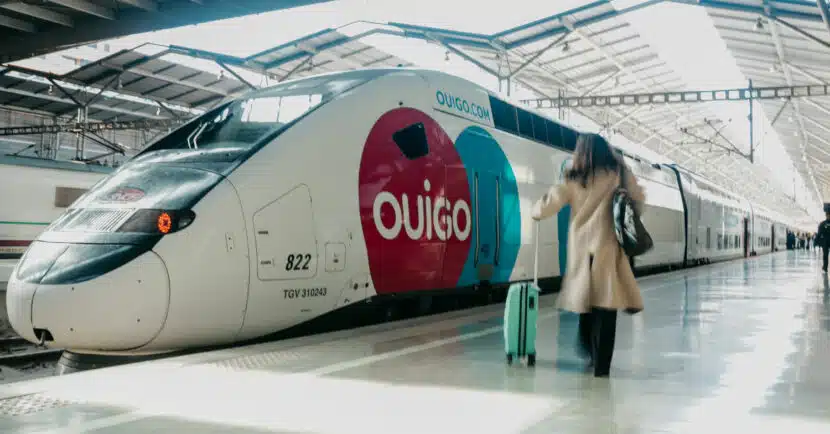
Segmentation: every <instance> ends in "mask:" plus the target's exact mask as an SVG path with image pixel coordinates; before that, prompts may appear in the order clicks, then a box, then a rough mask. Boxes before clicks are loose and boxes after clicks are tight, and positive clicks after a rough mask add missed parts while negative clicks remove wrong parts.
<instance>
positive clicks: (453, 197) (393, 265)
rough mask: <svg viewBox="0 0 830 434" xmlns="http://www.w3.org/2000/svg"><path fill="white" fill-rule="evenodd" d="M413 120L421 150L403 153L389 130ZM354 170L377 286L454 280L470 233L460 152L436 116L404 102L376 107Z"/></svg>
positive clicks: (417, 286) (389, 288) (427, 285)
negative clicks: (419, 129) (420, 126)
mask: <svg viewBox="0 0 830 434" xmlns="http://www.w3.org/2000/svg"><path fill="white" fill-rule="evenodd" d="M418 123H421V124H423V129H422V131H423V134H425V136H426V142H427V150H426V152H425V153H424V154H423V155H418V156H416V157H413V156H411V155H410V156H409V157H408V156H407V155H405V154H404V150H403V149H402V146H407V145H408V144H407V143H403V142H402V143H397V142H396V141H395V139H394V138H393V135H394V134H395V133H396V132H398V131H401V130H403V129H405V128H407V127H410V126H412V125H414V124H418ZM411 139H412V140H418V137H413V138H411ZM420 140H421V141H423V136H421V137H420ZM399 141H401V140H400V139H399ZM358 178H359V185H358V189H359V193H358V194H359V200H360V217H361V225H362V228H363V236H364V238H365V240H366V250H367V254H368V258H369V268H370V272H371V273H372V279H373V281H374V283H375V289H376V290H377V292H378V293H391V292H403V291H413V290H423V289H433V288H452V287H454V286H456V284H457V282H458V280H459V277H460V276H461V272H462V270H463V268H464V264H465V262H466V261H467V258H468V256H469V250H470V243H471V240H472V238H473V237H472V236H471V234H472V231H473V218H472V213H471V209H472V207H471V203H472V201H471V198H470V187H469V183H468V180H467V173H466V171H465V168H464V164H463V163H462V161H461V157H460V156H459V154H458V152H457V151H456V149H455V146H454V144H453V141H452V140H451V139H450V137H449V136H448V135H447V133H446V132H445V131H444V130H443V128H441V126H440V125H439V124H438V122H436V121H435V120H434V119H432V118H431V117H430V116H429V115H427V114H426V113H424V112H422V111H420V110H416V109H413V108H407V107H402V108H397V109H394V110H391V111H389V112H386V113H385V114H383V115H382V116H381V117H380V118H379V119H378V120H377V121H376V122H375V124H374V126H373V127H372V129H371V131H370V132H369V135H368V137H367V139H366V143H365V145H364V148H363V154H362V156H361V160H360V171H359V176H358Z"/></svg>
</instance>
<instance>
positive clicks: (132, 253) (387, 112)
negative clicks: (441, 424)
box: [6, 68, 786, 356]
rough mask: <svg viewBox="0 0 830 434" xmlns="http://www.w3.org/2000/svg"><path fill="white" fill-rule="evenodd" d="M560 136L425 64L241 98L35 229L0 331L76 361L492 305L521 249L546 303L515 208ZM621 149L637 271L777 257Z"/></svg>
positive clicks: (668, 169) (705, 197) (548, 178)
mask: <svg viewBox="0 0 830 434" xmlns="http://www.w3.org/2000/svg"><path fill="white" fill-rule="evenodd" d="M578 135H579V132H578V131H577V130H575V129H573V128H571V127H568V126H566V125H563V124H562V123H559V122H557V121H555V120H553V119H551V118H548V117H546V116H544V115H543V114H541V113H540V112H537V111H534V110H531V109H528V108H525V107H522V106H520V105H517V104H514V103H512V102H511V101H509V100H508V99H505V98H503V97H502V96H500V95H499V94H496V93H494V92H491V91H489V90H488V89H486V88H484V87H482V86H479V85H477V84H475V83H473V82H470V81H468V80H466V79H463V78H460V77H457V76H454V75H451V74H447V73H444V72H441V71H435V70H429V69H419V68H377V69H362V70H353V71H345V72H335V73H329V74H322V75H316V76H311V77H306V78H301V79H297V80H292V81H285V82H283V83H280V84H277V85H275V86H271V87H268V88H264V89H258V90H253V91H251V92H250V93H248V94H246V95H244V96H241V97H237V98H229V99H227V100H224V101H222V102H221V103H219V104H217V105H216V106H215V107H213V108H212V109H210V110H208V111H207V112H205V113H204V114H202V115H200V116H198V117H196V118H194V119H192V120H190V121H188V122H187V123H186V124H183V125H182V126H180V127H178V128H177V129H175V130H173V131H172V132H170V133H169V134H167V135H165V136H163V137H161V138H159V139H157V140H156V141H155V142H154V143H152V144H150V145H149V146H148V147H146V148H145V149H144V150H143V151H142V152H140V153H139V154H137V155H136V156H134V157H133V158H131V159H130V160H129V161H127V162H126V163H125V164H123V165H122V166H121V167H119V168H117V169H116V170H115V171H114V172H112V173H111V174H108V175H107V176H105V177H103V178H102V179H101V180H99V181H98V182H97V183H96V184H95V185H94V186H92V187H91V188H89V189H88V191H86V192H85V193H83V195H81V196H80V197H79V198H78V199H77V200H76V201H75V202H74V203H73V204H72V205H71V206H70V207H69V208H68V209H66V210H65V212H64V213H62V215H60V217H58V218H56V219H55V220H54V221H53V222H51V224H50V225H49V226H48V227H46V228H45V229H44V230H43V231H42V232H41V233H40V234H39V235H38V236H37V239H36V240H34V241H33V242H32V243H31V245H29V246H28V248H27V249H26V251H25V253H24V254H23V257H22V258H21V260H20V261H19V263H18V264H17V266H16V268H15V269H14V272H13V276H11V278H10V281H9V284H8V292H7V297H6V305H7V310H8V313H9V319H10V323H11V325H12V326H13V328H14V330H15V331H16V332H17V333H18V334H19V335H20V336H22V337H23V338H25V339H27V340H28V341H31V342H34V343H39V344H42V345H45V346H47V347H54V348H64V349H66V350H68V351H71V352H73V353H75V354H89V355H112V356H124V355H136V356H138V355H152V354H163V353H169V352H172V351H180V350H183V349H192V348H204V347H208V346H215V345H223V344H233V343H238V342H244V341H249V340H251V339H256V338H260V337H262V336H267V335H270V334H273V333H276V332H279V331H281V330H285V329H288V328H291V327H295V326H297V325H299V324H303V323H307V322H309V321H312V320H314V319H315V318H321V317H324V316H325V315H327V314H330V313H332V312H340V311H344V310H348V309H350V308H352V307H355V306H359V305H366V304H374V305H375V306H384V305H394V304H395V303H399V302H401V301H402V300H410V301H411V300H428V299H429V298H430V297H434V296H441V295H454V294H468V293H470V292H476V293H481V292H488V293H503V292H504V290H505V288H506V287H507V286H508V285H509V284H510V283H511V282H517V281H524V280H529V279H531V278H532V272H533V261H534V246H535V244H534V240H535V237H536V236H538V237H539V240H540V246H539V278H540V279H539V283H540V285H541V286H542V288H543V289H545V290H546V291H547V290H551V288H553V289H555V287H556V285H557V282H558V281H559V278H560V277H561V274H562V272H563V270H564V264H565V261H566V251H567V250H566V245H567V227H568V219H569V209H568V208H567V207H566V208H565V209H563V210H562V211H561V212H560V213H559V215H558V216H556V218H552V219H548V220H545V221H542V222H541V223H540V224H539V225H538V226H536V225H534V224H533V223H532V219H531V218H530V208H531V206H532V204H533V203H534V202H535V201H536V200H537V199H538V198H539V197H541V196H542V194H544V193H545V192H546V191H547V190H548V189H549V188H550V187H551V186H552V185H555V184H557V183H561V182H563V172H564V171H565V170H566V168H567V165H568V163H569V161H570V159H571V156H572V152H573V150H574V147H575V144H576V139H577V137H578ZM620 153H621V155H622V158H624V159H625V160H626V162H627V164H628V165H629V167H631V169H632V170H633V172H634V174H635V176H637V178H638V179H639V182H640V183H641V185H643V187H644V189H645V191H646V195H647V203H646V204H645V208H644V212H643V216H642V220H643V222H644V224H645V226H646V227H647V229H648V230H649V232H650V234H651V235H652V237H653V240H654V249H653V250H651V251H650V252H648V253H646V254H644V255H642V256H640V257H637V258H636V260H635V268H636V269H637V270H648V269H656V268H661V267H662V268H681V267H688V266H693V265H697V264H705V263H711V262H717V261H725V260H730V259H736V258H742V257H748V256H751V255H761V254H765V253H769V252H772V251H776V250H779V249H781V246H783V245H784V242H785V236H786V222H784V221H780V219H776V217H775V216H774V215H772V214H771V213H770V212H769V211H767V210H763V209H761V208H760V207H758V206H757V205H755V204H752V203H750V202H749V201H747V200H745V199H744V198H742V197H740V196H738V195H736V194H735V193H732V192H729V191H726V190H724V189H721V188H718V187H717V186H715V185H714V184H712V183H711V182H708V181H707V180H705V179H703V178H702V177H700V176H697V175H695V174H694V173H691V172H690V171H688V170H686V169H684V168H682V167H679V166H677V165H673V164H656V163H652V162H649V161H646V160H644V159H642V158H639V157H638V156H636V155H632V154H630V153H625V152H622V151H620ZM536 227H538V234H537V233H535V232H536V231H537V229H535V228H536ZM646 308H648V307H646Z"/></svg>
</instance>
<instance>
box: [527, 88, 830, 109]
mask: <svg viewBox="0 0 830 434" xmlns="http://www.w3.org/2000/svg"><path fill="white" fill-rule="evenodd" d="M750 93H751V97H752V99H786V98H809V97H821V96H830V85H827V84H823V85H813V86H771V87H753V88H752V90H751V91H750V89H749V88H741V89H717V90H678V91H668V92H654V93H639V94H628V95H622V94H621V95H595V96H586V97H581V96H575V97H563V98H535V99H525V100H522V101H521V102H523V103H525V104H529V105H532V106H535V107H537V108H559V107H565V108H575V107H609V106H610V107H616V106H637V105H656V104H664V103H668V104H691V103H705V102H714V101H748V100H749V99H750Z"/></svg>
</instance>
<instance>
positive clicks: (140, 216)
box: [118, 209, 196, 235]
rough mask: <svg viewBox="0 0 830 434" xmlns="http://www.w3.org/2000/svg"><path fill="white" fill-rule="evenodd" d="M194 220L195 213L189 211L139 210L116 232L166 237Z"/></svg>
mask: <svg viewBox="0 0 830 434" xmlns="http://www.w3.org/2000/svg"><path fill="white" fill-rule="evenodd" d="M195 218H196V213H194V212H193V211H190V210H183V211H171V210H162V209H140V210H138V211H136V212H135V214H133V215H132V217H130V218H129V219H128V220H127V221H126V222H124V224H123V225H121V227H119V228H118V232H138V233H145V234H156V235H167V234H170V233H173V232H177V231H180V230H182V229H184V228H186V227H188V226H190V224H191V223H193V220H194V219H195Z"/></svg>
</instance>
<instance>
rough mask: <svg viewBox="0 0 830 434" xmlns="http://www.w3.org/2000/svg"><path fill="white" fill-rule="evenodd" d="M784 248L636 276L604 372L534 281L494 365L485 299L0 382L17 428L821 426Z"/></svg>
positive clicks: (806, 338) (805, 322)
mask: <svg viewBox="0 0 830 434" xmlns="http://www.w3.org/2000/svg"><path fill="white" fill-rule="evenodd" d="M818 261H820V259H819V257H818V255H816V254H814V253H810V252H804V251H802V252H784V253H779V254H775V255H767V256H763V257H760V258H754V259H751V260H748V261H737V262H732V263H728V264H719V265H715V266H710V267H701V268H696V269H692V270H687V271H681V272H675V273H671V274H666V275H659V276H652V277H650V278H646V279H644V280H642V283H641V285H642V288H643V291H644V298H645V300H646V311H645V312H644V313H642V314H640V315H636V316H633V317H632V316H628V315H620V317H619V321H618V323H619V324H618V329H617V330H618V336H617V344H616V353H615V355H614V363H613V368H612V372H611V378H603V379H597V378H593V377H592V376H591V375H590V374H589V373H587V372H586V371H585V368H584V365H583V363H582V362H581V360H580V359H579V358H578V357H577V356H576V353H575V351H574V344H575V332H576V318H575V316H574V315H571V314H560V313H559V312H556V311H555V310H554V309H553V308H552V303H553V298H552V297H547V298H546V299H545V300H544V302H543V304H542V307H543V315H542V317H541V319H540V323H539V327H540V333H539V341H538V345H539V355H538V362H537V366H536V367H535V368H528V367H526V366H522V365H520V366H515V365H514V366H510V367H508V366H506V364H505V362H504V355H503V349H502V348H503V345H502V335H501V328H500V324H501V309H500V307H499V306H492V307H485V308H479V309H474V310H470V311H466V312H463V313H453V314H447V315H443V316H439V317H432V318H421V319H417V320H413V321H409V322H401V323H395V324H387V325H383V326H376V327H370V328H366V329H361V330H359V331H354V330H353V331H346V332H338V333H333V334H329V335H320V336H314V337H309V338H303V339H297V340H292V341H284V342H277V343H269V344H263V345H257V346H252V347H247V348H236V349H232V350H224V351H219V352H214V353H204V354H199V355H191V356H185V357H181V358H177V359H168V360H164V361H157V362H150V363H144V364H136V365H131V366H125V367H120V368H113V369H104V370H99V371H94V372H87V373H82V374H73V375H69V376H64V377H60V378H50V379H46V380H36V381H32V382H27V383H20V384H11V385H7V386H4V387H2V388H0V399H2V398H3V397H8V399H5V400H0V430H2V432H7V433H18V432H20V433H22V432H96V433H124V432H159V431H161V432H176V433H200V434H201V433H214V432H217V433H218V432H249V433H261V432H306V433H334V432H344V433H345V432H350V433H351V432H353V433H361V434H362V433H375V432H377V433H430V434H432V433H443V432H447V433H450V432H452V433H460V432H470V433H490V432H493V433H496V432H527V433H553V432H556V433H612V432H613V433H701V432H706V431H707V430H710V431H712V432H714V431H715V430H718V431H723V432H726V430H730V429H731V430H735V429H740V430H744V431H745V432H761V430H763V432H791V433H813V432H815V433H819V432H821V433H828V432H830V368H828V366H830V284H828V281H827V277H826V275H822V274H821V273H820V272H819V271H818Z"/></svg>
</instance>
